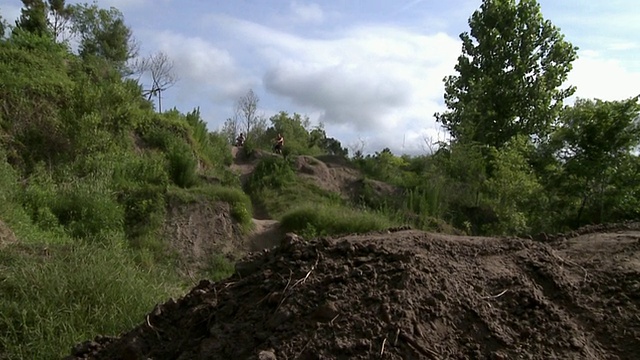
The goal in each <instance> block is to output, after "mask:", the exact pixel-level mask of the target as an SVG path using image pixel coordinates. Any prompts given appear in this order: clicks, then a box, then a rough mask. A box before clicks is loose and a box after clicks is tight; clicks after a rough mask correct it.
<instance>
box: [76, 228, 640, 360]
mask: <svg viewBox="0 0 640 360" xmlns="http://www.w3.org/2000/svg"><path fill="white" fill-rule="evenodd" d="M639 311H640V232H639V231H637V229H636V230H624V231H622V230H621V231H618V232H608V233H606V234H597V233H591V234H583V235H581V236H578V237H576V238H574V239H565V240H563V241H558V242H556V243H554V244H546V243H539V242H534V241H530V240H524V239H507V238H502V239H497V238H471V237H454V236H445V235H438V234H430V233H424V232H418V231H400V232H382V233H372V234H367V235H360V236H346V237H340V238H321V239H314V240H309V241H305V240H303V239H301V238H299V237H297V236H296V235H294V234H288V235H287V236H286V237H284V238H283V239H282V243H281V245H280V246H278V247H277V248H275V249H273V250H272V251H264V252H262V253H260V254H254V255H251V256H249V257H247V258H246V259H245V260H244V261H243V262H240V263H238V265H237V267H236V273H235V274H234V275H233V276H232V277H231V278H229V279H227V280H224V281H221V282H219V283H212V282H209V281H206V280H205V281H202V282H201V283H200V284H199V285H198V286H197V287H195V288H194V289H192V290H191V291H190V292H189V293H188V294H187V295H185V296H184V297H183V298H181V299H179V300H177V301H174V300H169V301H168V302H166V303H164V304H161V305H158V306H157V307H156V308H155V309H154V310H153V311H152V312H151V313H150V314H149V316H148V317H147V318H146V319H144V320H142V321H141V323H140V325H139V326H137V327H136V328H134V329H133V330H131V331H128V332H125V333H123V334H122V335H121V336H120V337H97V338H96V339H94V341H89V342H85V343H83V344H79V345H78V346H77V347H76V348H75V349H74V350H73V355H72V356H69V358H68V359H80V358H91V359H115V358H123V359H146V358H151V359H156V360H160V359H239V360H245V359H374V358H376V359H471V358H475V359H481V358H482V359H520V358H522V359H551V358H571V359H577V358H580V359H605V358H606V359H632V358H634V357H635V356H637V354H640V341H638V339H640V317H639V316H638V314H639V313H640V312H639Z"/></svg>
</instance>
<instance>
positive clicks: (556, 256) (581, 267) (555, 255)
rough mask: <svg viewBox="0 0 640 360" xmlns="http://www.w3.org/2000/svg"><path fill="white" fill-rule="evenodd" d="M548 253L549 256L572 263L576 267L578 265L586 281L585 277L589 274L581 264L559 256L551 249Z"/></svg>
mask: <svg viewBox="0 0 640 360" xmlns="http://www.w3.org/2000/svg"><path fill="white" fill-rule="evenodd" d="M549 253H550V254H551V256H553V257H554V258H556V259H558V260H560V261H562V262H563V263H565V264H569V265H573V266H576V267H579V268H580V269H582V271H583V272H584V281H585V282H586V281H587V277H588V276H589V273H588V272H587V269H585V268H584V267H583V266H582V265H580V264H578V263H576V262H574V261H571V260H566V259H563V258H561V257H560V256H559V255H558V254H556V253H555V252H554V251H553V250H549Z"/></svg>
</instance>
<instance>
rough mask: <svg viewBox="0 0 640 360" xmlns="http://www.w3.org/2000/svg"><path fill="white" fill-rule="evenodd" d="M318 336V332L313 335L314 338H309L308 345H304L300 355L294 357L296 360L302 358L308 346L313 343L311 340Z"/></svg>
mask: <svg viewBox="0 0 640 360" xmlns="http://www.w3.org/2000/svg"><path fill="white" fill-rule="evenodd" d="M316 334H317V331H316V332H315V333H313V336H311V337H310V338H309V340H308V341H307V343H306V344H304V346H303V347H302V349H300V352H299V353H298V355H296V357H294V359H299V358H300V356H302V354H303V353H304V351H305V350H306V349H307V346H309V344H310V343H311V340H313V338H314V337H315V336H316Z"/></svg>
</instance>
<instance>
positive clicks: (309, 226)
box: [281, 204, 394, 237]
mask: <svg viewBox="0 0 640 360" xmlns="http://www.w3.org/2000/svg"><path fill="white" fill-rule="evenodd" d="M393 225H394V224H393V223H392V222H391V221H390V220H389V218H387V217H385V216H383V215H381V214H378V213H375V212H363V211H358V210H355V209H352V208H348V207H346V206H335V205H334V206H328V205H317V204H306V205H301V206H298V207H296V208H294V209H292V210H290V211H288V212H287V213H285V214H284V215H283V216H282V219H281V226H282V227H283V228H284V229H285V230H286V231H292V232H296V233H298V234H301V235H302V236H305V237H315V236H325V235H340V234H349V233H365V232H369V231H376V230H384V229H388V228H389V227H392V226H393Z"/></svg>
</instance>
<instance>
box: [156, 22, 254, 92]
mask: <svg viewBox="0 0 640 360" xmlns="http://www.w3.org/2000/svg"><path fill="white" fill-rule="evenodd" d="M154 41H155V42H156V43H157V46H156V48H157V49H158V50H160V51H163V52H165V53H166V54H167V55H168V56H169V58H170V59H172V60H173V62H174V70H175V72H176V74H178V75H179V82H178V84H177V86H178V87H179V88H180V89H182V91H181V92H180V94H181V95H179V96H186V97H188V96H194V92H200V93H202V92H205V95H204V96H206V97H208V98H210V99H212V100H215V101H224V100H235V99H237V98H238V97H239V96H241V95H244V93H245V92H246V91H247V89H248V88H249V87H250V86H251V84H252V83H253V82H255V80H252V79H251V78H250V77H248V76H247V75H244V74H243V73H242V71H241V70H240V69H239V68H238V66H237V65H236V63H235V60H234V59H233V57H232V56H231V54H230V53H229V52H228V51H227V50H224V49H220V48H217V47H216V46H215V45H214V44H212V43H210V42H207V41H205V40H203V39H201V38H199V37H186V36H183V35H180V34H175V33H172V32H167V31H165V32H161V33H159V34H158V35H157V37H156V38H155V39H154Z"/></svg>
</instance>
